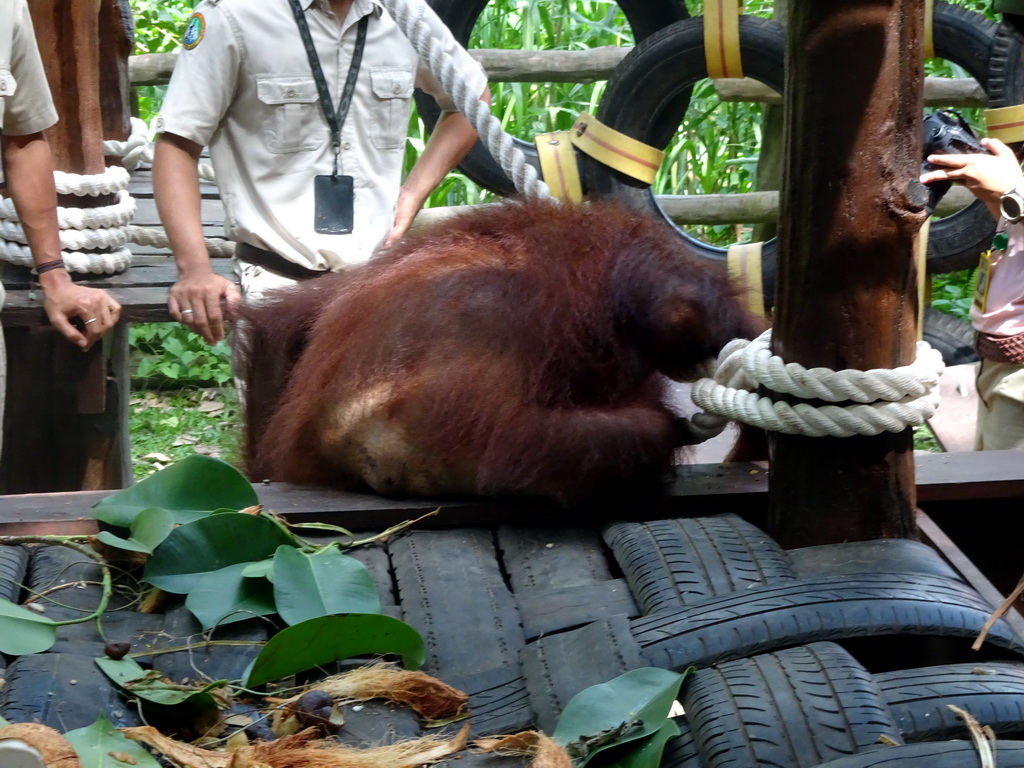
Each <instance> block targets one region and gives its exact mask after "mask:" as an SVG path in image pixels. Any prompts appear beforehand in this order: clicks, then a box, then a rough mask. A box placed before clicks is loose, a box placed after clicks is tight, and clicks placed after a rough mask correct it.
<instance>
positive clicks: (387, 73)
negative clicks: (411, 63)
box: [370, 67, 413, 149]
mask: <svg viewBox="0 0 1024 768" xmlns="http://www.w3.org/2000/svg"><path fill="white" fill-rule="evenodd" d="M370 82H371V83H372V85H373V96H374V98H373V105H372V125H373V130H372V134H371V136H370V139H371V140H372V141H373V146H374V147H376V148H377V149H401V148H403V147H404V146H405V139H406V136H407V135H408V133H409V111H410V109H411V104H412V89H413V73H412V72H411V71H410V70H408V69H397V68H393V67H374V68H373V69H371V70H370Z"/></svg>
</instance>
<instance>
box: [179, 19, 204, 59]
mask: <svg viewBox="0 0 1024 768" xmlns="http://www.w3.org/2000/svg"><path fill="white" fill-rule="evenodd" d="M204 34H206V18H205V17H204V16H203V14H201V13H199V11H196V12H195V13H193V14H192V16H191V18H189V20H188V26H186V27H185V36H184V37H183V38H182V40H181V44H182V45H183V46H184V47H185V50H187V51H191V50H192V49H193V48H195V47H196V46H197V45H199V43H200V42H201V41H202V39H203V35H204Z"/></svg>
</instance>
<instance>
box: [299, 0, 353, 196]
mask: <svg viewBox="0 0 1024 768" xmlns="http://www.w3.org/2000/svg"><path fill="white" fill-rule="evenodd" d="M289 2H290V3H291V5H292V13H294V14H295V23H296V24H298V25H299V34H300V35H302V44H303V45H304V46H305V47H306V56H307V57H308V58H309V68H310V69H311V70H313V80H315V81H316V90H317V93H319V94H320V108H321V109H322V110H323V111H324V117H325V118H326V119H327V125H329V126H330V128H331V146H332V147H333V148H334V175H335V176H337V175H338V155H339V154H340V153H341V126H342V125H343V124H344V123H345V117H346V116H347V115H348V108H349V105H351V104H352V94H353V93H355V90H356V75H357V74H358V73H359V64H360V62H362V60H363V47H364V46H365V44H366V25H367V24H368V23H369V20H370V17H369V16H363V18H361V19H360V20H359V29H358V31H357V33H356V47H355V51H353V53H352V63H351V64H350V65H349V68H348V77H347V78H346V79H345V88H344V90H343V91H342V92H341V101H340V102H339V104H338V111H337V113H335V111H334V102H333V101H332V100H331V92H330V91H329V90H328V88H327V79H326V78H325V77H324V71H323V69H321V67H320V57H319V56H317V53H316V47H314V45H313V36H312V35H310V34H309V23H308V22H307V21H306V14H305V12H303V10H302V6H301V5H299V0H289Z"/></svg>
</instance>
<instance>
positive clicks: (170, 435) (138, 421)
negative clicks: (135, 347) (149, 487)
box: [131, 386, 241, 480]
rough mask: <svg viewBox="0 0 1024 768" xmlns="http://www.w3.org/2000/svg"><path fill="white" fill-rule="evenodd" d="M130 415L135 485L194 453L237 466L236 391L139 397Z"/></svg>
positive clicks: (194, 389) (193, 391) (179, 391)
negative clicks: (136, 482) (138, 481)
mask: <svg viewBox="0 0 1024 768" xmlns="http://www.w3.org/2000/svg"><path fill="white" fill-rule="evenodd" d="M131 409H132V419H131V438H132V457H133V462H132V469H133V473H134V475H135V479H136V480H140V479H142V478H143V477H146V476H147V475H150V474H152V473H153V472H156V471H157V470H159V469H163V468H164V467H165V466H167V465H169V464H173V463H174V462H176V461H180V460H181V459H183V458H185V457H186V456H189V455H191V454H193V453H202V454H205V455H207V456H214V457H216V458H219V459H223V460H224V461H227V462H229V463H232V464H236V465H237V463H238V458H239V455H240V454H239V439H240V436H241V431H240V420H239V413H238V394H237V392H236V391H235V388H234V387H233V386H231V387H202V388H200V387H188V388H184V389H174V390H166V391H160V390H143V391H138V392H135V393H134V394H133V395H132V398H131Z"/></svg>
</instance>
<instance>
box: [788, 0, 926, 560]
mask: <svg viewBox="0 0 1024 768" xmlns="http://www.w3.org/2000/svg"><path fill="white" fill-rule="evenodd" d="M923 27H924V0H895V1H894V2H892V3H887V4H885V5H878V4H877V3H875V2H873V0H833V1H832V2H829V3H796V4H794V6H793V8H792V12H791V16H790V24H789V39H788V45H787V49H786V72H787V75H786V98H787V112H786V146H787V147H788V150H789V151H788V155H787V161H786V172H785V178H784V181H783V185H782V188H783V193H782V198H781V206H782V214H781V215H780V217H779V220H780V230H779V244H780V249H779V250H780V253H779V263H778V281H777V290H776V305H775V316H774V326H773V337H772V352H773V353H774V354H776V355H778V356H779V357H781V358H782V359H783V360H785V361H786V362H787V363H798V364H800V365H803V366H804V367H806V368H815V367H819V366H820V367H825V368H831V369H833V370H844V369H855V370H862V371H865V370H870V369H873V368H896V367H898V366H902V365H909V364H910V363H911V362H913V360H914V358H915V356H916V350H915V342H916V332H915V331H916V318H917V309H918V306H917V272H916V268H915V264H914V259H913V254H914V252H915V245H916V242H917V232H918V230H919V229H920V226H921V223H922V221H923V219H924V217H925V215H924V210H923V209H924V203H925V202H926V200H927V193H926V191H925V189H924V187H923V186H922V185H921V184H920V183H918V182H917V178H918V176H919V175H920V164H921V159H920V158H921V127H920V126H921V112H922V109H923V99H922V81H921V79H920V77H919V75H918V73H919V71H920V64H921V56H922V51H921V38H922V36H923ZM776 397H779V395H776ZM789 399H790V400H791V401H793V400H795V398H789ZM770 439H771V443H772V470H771V471H772V493H771V502H770V510H769V525H768V533H769V535H771V536H772V537H773V538H774V539H776V540H777V541H778V542H779V544H781V545H782V546H783V547H786V548H791V547H799V546H812V545H817V544H832V543H836V542H840V541H863V540H870V539H878V538H899V537H912V536H913V535H914V521H913V510H914V507H915V499H914V492H915V488H914V473H913V461H914V458H913V452H912V449H913V433H912V430H911V429H909V428H907V429H905V430H903V431H902V432H900V433H898V434H893V433H890V432H884V433H882V434H880V435H875V436H871V437H861V436H854V437H845V438H832V437H804V436H802V435H787V434H782V433H776V432H773V433H770Z"/></svg>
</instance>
